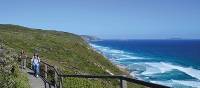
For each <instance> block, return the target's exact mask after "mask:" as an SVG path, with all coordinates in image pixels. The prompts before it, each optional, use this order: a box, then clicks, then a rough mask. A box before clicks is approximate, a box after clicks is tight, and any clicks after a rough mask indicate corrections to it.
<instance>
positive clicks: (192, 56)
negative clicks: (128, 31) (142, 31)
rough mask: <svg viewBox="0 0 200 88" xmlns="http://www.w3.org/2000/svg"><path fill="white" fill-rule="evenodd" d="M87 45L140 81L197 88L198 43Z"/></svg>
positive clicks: (199, 71) (199, 76) (112, 42)
mask: <svg viewBox="0 0 200 88" xmlns="http://www.w3.org/2000/svg"><path fill="white" fill-rule="evenodd" d="M90 45H91V46H92V47H93V48H94V49H95V50H97V51H98V52H100V53H102V54H103V55H104V56H106V57H107V58H108V59H109V60H110V61H111V62H112V63H114V64H117V65H120V66H122V67H124V68H127V69H128V70H129V72H130V74H131V75H133V76H135V77H136V78H137V79H139V80H144V81H147V82H152V83H157V84H162V85H166V86H169V87H173V88H200V40H102V41H93V42H90Z"/></svg>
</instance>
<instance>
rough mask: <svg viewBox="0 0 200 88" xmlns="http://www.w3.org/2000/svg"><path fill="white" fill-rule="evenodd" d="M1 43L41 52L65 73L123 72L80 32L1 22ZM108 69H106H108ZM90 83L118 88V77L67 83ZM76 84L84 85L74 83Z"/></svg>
mask: <svg viewBox="0 0 200 88" xmlns="http://www.w3.org/2000/svg"><path fill="white" fill-rule="evenodd" d="M0 43H1V44H2V43H3V44H4V45H5V46H7V47H10V48H12V49H14V50H15V51H16V52H17V53H19V52H20V50H21V49H24V50H25V52H26V53H27V54H28V56H32V55H33V53H34V52H36V51H37V52H39V55H40V57H41V59H42V60H45V61H47V62H48V63H50V64H52V65H56V66H57V67H58V68H59V69H60V70H61V71H62V72H64V73H66V74H95V75H109V73H108V72H107V71H110V72H112V73H113V74H115V75H122V74H126V72H122V71H121V70H119V69H118V68H117V67H116V66H114V65H113V64H112V63H111V62H109V61H108V60H107V59H106V58H104V57H103V56H102V55H100V54H99V53H97V52H96V51H94V50H93V49H91V47H90V46H89V45H88V44H87V42H85V41H84V40H83V39H82V38H81V37H80V36H78V35H75V34H72V33H67V32H59V31H52V30H41V29H32V28H27V27H22V26H18V25H10V24H0ZM106 70H107V71H106ZM83 81H84V82H85V83H87V88H88V87H89V88H92V87H94V86H95V88H98V87H99V88H102V86H104V87H105V88H112V87H113V88H115V87H116V85H117V84H116V81H111V82H104V83H102V82H103V80H95V81H90V80H86V79H65V81H64V82H65V86H68V87H69V86H70V85H71V84H73V83H75V82H83ZM75 85H76V88H79V87H82V85H78V84H75ZM71 86H74V85H71Z"/></svg>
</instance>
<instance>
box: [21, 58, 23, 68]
mask: <svg viewBox="0 0 200 88" xmlns="http://www.w3.org/2000/svg"><path fill="white" fill-rule="evenodd" d="M21 69H23V59H21Z"/></svg>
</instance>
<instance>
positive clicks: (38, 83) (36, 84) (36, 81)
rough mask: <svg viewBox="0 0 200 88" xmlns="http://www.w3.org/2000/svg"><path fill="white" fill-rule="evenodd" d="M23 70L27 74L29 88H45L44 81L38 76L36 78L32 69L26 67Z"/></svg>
mask: <svg viewBox="0 0 200 88" xmlns="http://www.w3.org/2000/svg"><path fill="white" fill-rule="evenodd" d="M23 72H25V73H27V74H28V79H29V84H30V87H31V88H45V82H44V81H43V80H42V78H41V77H40V76H39V77H38V78H36V77H35V76H34V73H33V71H32V70H30V69H28V68H26V69H23Z"/></svg>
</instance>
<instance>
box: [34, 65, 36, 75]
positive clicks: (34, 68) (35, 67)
mask: <svg viewBox="0 0 200 88" xmlns="http://www.w3.org/2000/svg"><path fill="white" fill-rule="evenodd" d="M36 69H37V65H35V64H34V74H35V76H36V75H37V70H36Z"/></svg>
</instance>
